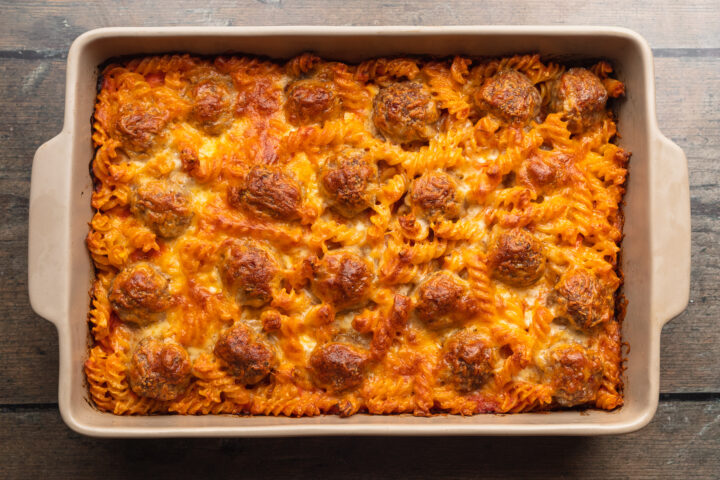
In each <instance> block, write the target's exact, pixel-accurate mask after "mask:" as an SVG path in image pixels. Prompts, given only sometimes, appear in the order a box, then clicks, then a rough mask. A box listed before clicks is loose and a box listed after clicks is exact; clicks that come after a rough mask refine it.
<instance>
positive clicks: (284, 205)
mask: <svg viewBox="0 0 720 480" xmlns="http://www.w3.org/2000/svg"><path fill="white" fill-rule="evenodd" d="M228 203H230V205H231V206H232V207H234V208H242V207H247V208H250V209H251V210H252V211H254V212H256V213H261V214H265V215H268V216H270V217H274V218H278V219H282V220H294V219H297V218H298V216H299V215H300V213H299V210H300V186H299V185H298V184H297V182H295V180H293V179H292V178H290V177H289V176H287V175H286V174H284V173H282V172H278V171H273V170H270V169H269V168H267V167H253V168H252V169H251V170H250V172H249V173H248V174H247V176H246V177H245V179H244V182H243V184H242V185H241V186H239V187H230V188H229V189H228Z"/></svg>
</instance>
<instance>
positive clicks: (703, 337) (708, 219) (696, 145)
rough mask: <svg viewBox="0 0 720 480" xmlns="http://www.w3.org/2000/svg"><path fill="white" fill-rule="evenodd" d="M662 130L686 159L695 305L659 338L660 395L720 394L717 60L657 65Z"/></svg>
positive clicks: (661, 61)
mask: <svg viewBox="0 0 720 480" xmlns="http://www.w3.org/2000/svg"><path fill="white" fill-rule="evenodd" d="M655 66H656V70H655V78H656V86H657V93H656V97H657V115H658V123H659V125H660V130H661V131H662V132H663V133H664V134H665V135H667V136H668V137H669V138H671V139H673V140H674V141H675V142H677V143H678V145H680V146H681V147H682V148H683V150H685V154H686V155H687V157H688V170H689V176H690V196H691V210H692V235H693V236H692V277H691V286H690V305H689V307H688V309H687V310H686V311H685V312H684V313H683V314H682V315H681V316H680V317H678V318H676V319H675V320H673V321H672V322H671V323H669V324H668V325H667V326H666V327H665V329H664V331H663V336H662V350H661V352H662V353H661V365H662V369H663V370H662V376H661V389H662V391H675V392H680V391H683V392H684V391H702V390H703V384H704V385H705V391H710V390H712V391H719V390H718V386H720V368H718V360H717V359H718V340H720V337H719V336H718V329H717V319H718V318H720V291H719V290H718V280H720V183H719V182H720V163H718V161H717V152H718V150H719V149H720V98H719V97H718V95H717V92H718V88H720V59H719V58H693V59H690V58H657V59H656V61H655Z"/></svg>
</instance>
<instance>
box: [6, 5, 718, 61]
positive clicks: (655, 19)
mask: <svg viewBox="0 0 720 480" xmlns="http://www.w3.org/2000/svg"><path fill="white" fill-rule="evenodd" d="M4 3H6V5H5V6H4V7H3V15H4V16H6V17H9V18H23V19H27V20H26V21H25V22H8V23H7V27H6V28H7V30H6V33H5V34H4V35H3V36H2V37H4V38H2V39H0V50H9V51H17V50H33V51H36V52H41V54H42V55H46V56H47V55H51V56H61V55H64V53H65V52H66V51H67V48H68V46H69V44H70V41H71V40H72V39H73V38H74V37H76V36H77V35H79V34H80V33H82V32H84V31H86V30H90V29H92V28H96V27H104V26H128V25H134V26H161V25H215V26H232V25H493V24H529V25H532V24H537V25H555V24H560V23H564V24H568V25H617V26H623V27H629V28H632V29H634V30H637V31H638V32H639V33H640V34H642V35H643V36H645V38H647V39H648V41H649V42H650V43H651V45H652V46H653V47H654V48H718V47H720V36H719V35H718V28H717V25H718V24H720V9H718V8H717V1H716V0H702V1H696V2H677V1H673V0H659V1H655V2H651V3H650V2H637V1H636V2H627V1H623V0H587V1H584V2H570V3H568V2H562V1H548V0H525V1H521V2H505V1H502V0H494V1H489V2H476V1H473V0H461V1H455V2H444V1H443V2H438V1H435V0H420V1H418V0H415V1H413V2H392V1H383V0H380V1H363V2H348V1H343V0H306V1H300V0H260V1H249V2H237V1H233V0H223V1H213V0H210V1H204V2H196V1H193V0H181V1H176V2H173V3H172V5H173V6H172V9H171V10H170V11H168V9H167V8H160V7H159V5H158V4H157V2H154V1H150V0H141V1H134V2H102V1H97V0H96V1H54V2H43V1H38V0H34V1H27V0H26V1H23V2H12V1H10V2H4ZM689 25H692V28H688V26H689ZM39 34H40V35H39Z"/></svg>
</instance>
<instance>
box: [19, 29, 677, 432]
mask: <svg viewBox="0 0 720 480" xmlns="http://www.w3.org/2000/svg"><path fill="white" fill-rule="evenodd" d="M303 51H313V52H316V53H318V54H319V55H321V56H324V57H328V58H334V59H338V60H344V61H358V60H361V59H365V58H369V57H375V56H381V55H399V54H430V55H442V56H445V55H454V54H461V55H468V56H478V55H498V56H501V55H508V54H513V53H525V52H539V53H540V54H542V55H543V56H545V57H552V58H556V59H561V60H564V61H573V60H583V59H597V58H604V59H608V60H610V61H611V62H612V64H613V65H614V67H615V69H616V72H617V75H618V78H619V79H620V80H622V81H623V82H625V83H626V85H627V91H628V95H627V98H626V99H625V100H624V101H623V102H622V104H621V107H620V109H619V129H620V131H621V132H622V139H621V144H622V146H623V147H624V148H626V149H627V150H630V151H631V152H632V153H633V156H632V159H631V163H630V175H629V180H628V190H627V196H626V199H625V200H626V205H625V217H626V222H625V239H624V241H623V245H622V248H623V254H622V269H623V271H624V273H625V295H626V297H627V299H628V301H629V304H628V308H627V316H626V320H625V323H624V325H623V339H624V340H625V341H626V342H628V343H629V344H630V345H631V347H632V349H631V351H630V352H629V353H628V355H627V363H626V366H627V370H626V388H625V405H624V406H623V407H621V408H619V409H617V410H615V411H612V412H604V411H594V410H591V411H588V412H582V413H581V412H577V411H565V412H551V413H523V414H513V415H476V416H471V417H461V416H449V415H439V416H435V417H429V418H419V417H413V416H410V415H393V416H370V415H355V416H352V417H350V418H339V417H336V416H320V417H312V418H286V417H238V416H229V415H215V416H145V417H121V416H115V415H112V414H109V413H103V412H100V411H98V410H96V409H95V408H94V407H93V406H92V404H91V402H90V400H89V399H88V392H87V387H86V384H85V380H84V374H83V368H82V365H83V362H84V360H85V356H86V354H87V342H88V332H87V313H88V305H89V299H88V290H89V287H90V284H91V278H92V275H93V270H92V266H91V262H90V257H89V255H88V252H87V249H86V247H85V236H86V235H87V231H88V222H89V221H90V219H91V216H92V211H91V208H90V194H91V191H92V182H91V178H90V174H89V169H88V165H89V163H90V160H91V158H92V155H93V149H92V143H91V138H90V135H91V124H90V118H91V115H92V113H93V105H94V100H95V94H96V87H97V77H98V65H100V64H101V63H103V62H104V61H106V60H107V59H108V58H110V57H114V56H118V55H130V54H149V53H160V52H191V53H196V54H220V53H227V52H242V53H248V54H260V55H267V56H271V57H277V58H289V57H291V56H293V55H296V54H298V53H300V52H303ZM678 107H679V106H678ZM689 289H690V199H689V190H688V176H687V162H686V159H685V156H684V154H683V152H682V150H680V148H679V147H678V146H677V145H675V144H674V143H673V142H671V141H670V140H668V139H667V138H665V137H664V136H663V135H662V134H661V133H660V131H659V130H658V127H657V122H656V118H655V85H654V77H653V59H652V53H651V51H650V48H649V47H648V45H647V43H646V42H645V41H644V40H643V39H642V38H641V37H640V36H639V35H638V34H636V33H634V32H632V31H630V30H625V29H621V28H607V27H516V26H492V27H487V26H474V27H238V28H215V27H201V28H186V27H178V28H108V29H100V30H93V31H90V32H87V33H85V34H84V35H82V36H80V37H79V38H78V39H77V40H75V42H74V43H73V44H72V47H71V48H70V52H69V55H68V63H67V85H66V95H65V124H64V128H63V131H62V132H61V133H60V134H59V135H58V136H56V137H55V138H53V139H52V140H50V141H48V142H47V143H45V144H44V145H42V146H41V147H40V148H39V149H38V151H37V153H36V154H35V159H34V162H33V169H32V185H31V192H30V238H29V292H30V302H31V304H32V307H33V309H34V310H35V311H36V312H37V313H38V314H39V315H41V316H42V317H44V318H46V319H48V320H49V321H51V322H53V323H54V324H55V325H56V327H57V329H58V334H59V339H60V388H59V406H60V412H61V414H62V417H63V419H64V420H65V422H66V423H67V424H68V425H69V426H70V427H71V428H72V429H73V430H76V431H77V432H80V433H83V434H87V435H93V436H102V437H143V436H144V437H169V436H184V437H185V436H239V437H240V436H247V437H249V436H292V435H528V434H529V435H557V434H561V435H595V434H610V433H622V432H629V431H633V430H637V429H639V428H641V427H643V426H644V425H646V424H647V423H648V422H649V421H650V419H651V418H652V416H653V414H654V413H655V410H656V408H657V403H658V392H659V376H660V363H659V360H660V359H659V356H660V354H659V352H660V331H661V329H662V326H663V325H664V324H665V323H666V322H667V321H668V320H670V319H671V318H673V317H674V316H676V315H677V314H679V313H680V312H681V311H682V310H683V309H684V308H685V306H686V305H687V302H688V296H689Z"/></svg>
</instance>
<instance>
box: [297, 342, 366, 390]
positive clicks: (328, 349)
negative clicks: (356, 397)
mask: <svg viewBox="0 0 720 480" xmlns="http://www.w3.org/2000/svg"><path fill="white" fill-rule="evenodd" d="M365 361H366V358H365V355H363V354H362V353H360V352H359V351H358V350H356V349H355V348H354V347H351V346H350V345H345V344H342V343H327V344H325V345H323V346H321V347H317V348H315V350H313V352H312V354H311V355H310V362H309V364H310V368H311V369H312V371H313V374H314V377H315V382H316V383H317V384H318V385H319V386H321V387H324V388H327V389H329V390H332V391H338V392H339V391H342V390H347V389H350V388H355V387H357V386H359V385H360V384H361V383H362V381H363V373H364V372H363V370H364V366H365Z"/></svg>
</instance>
